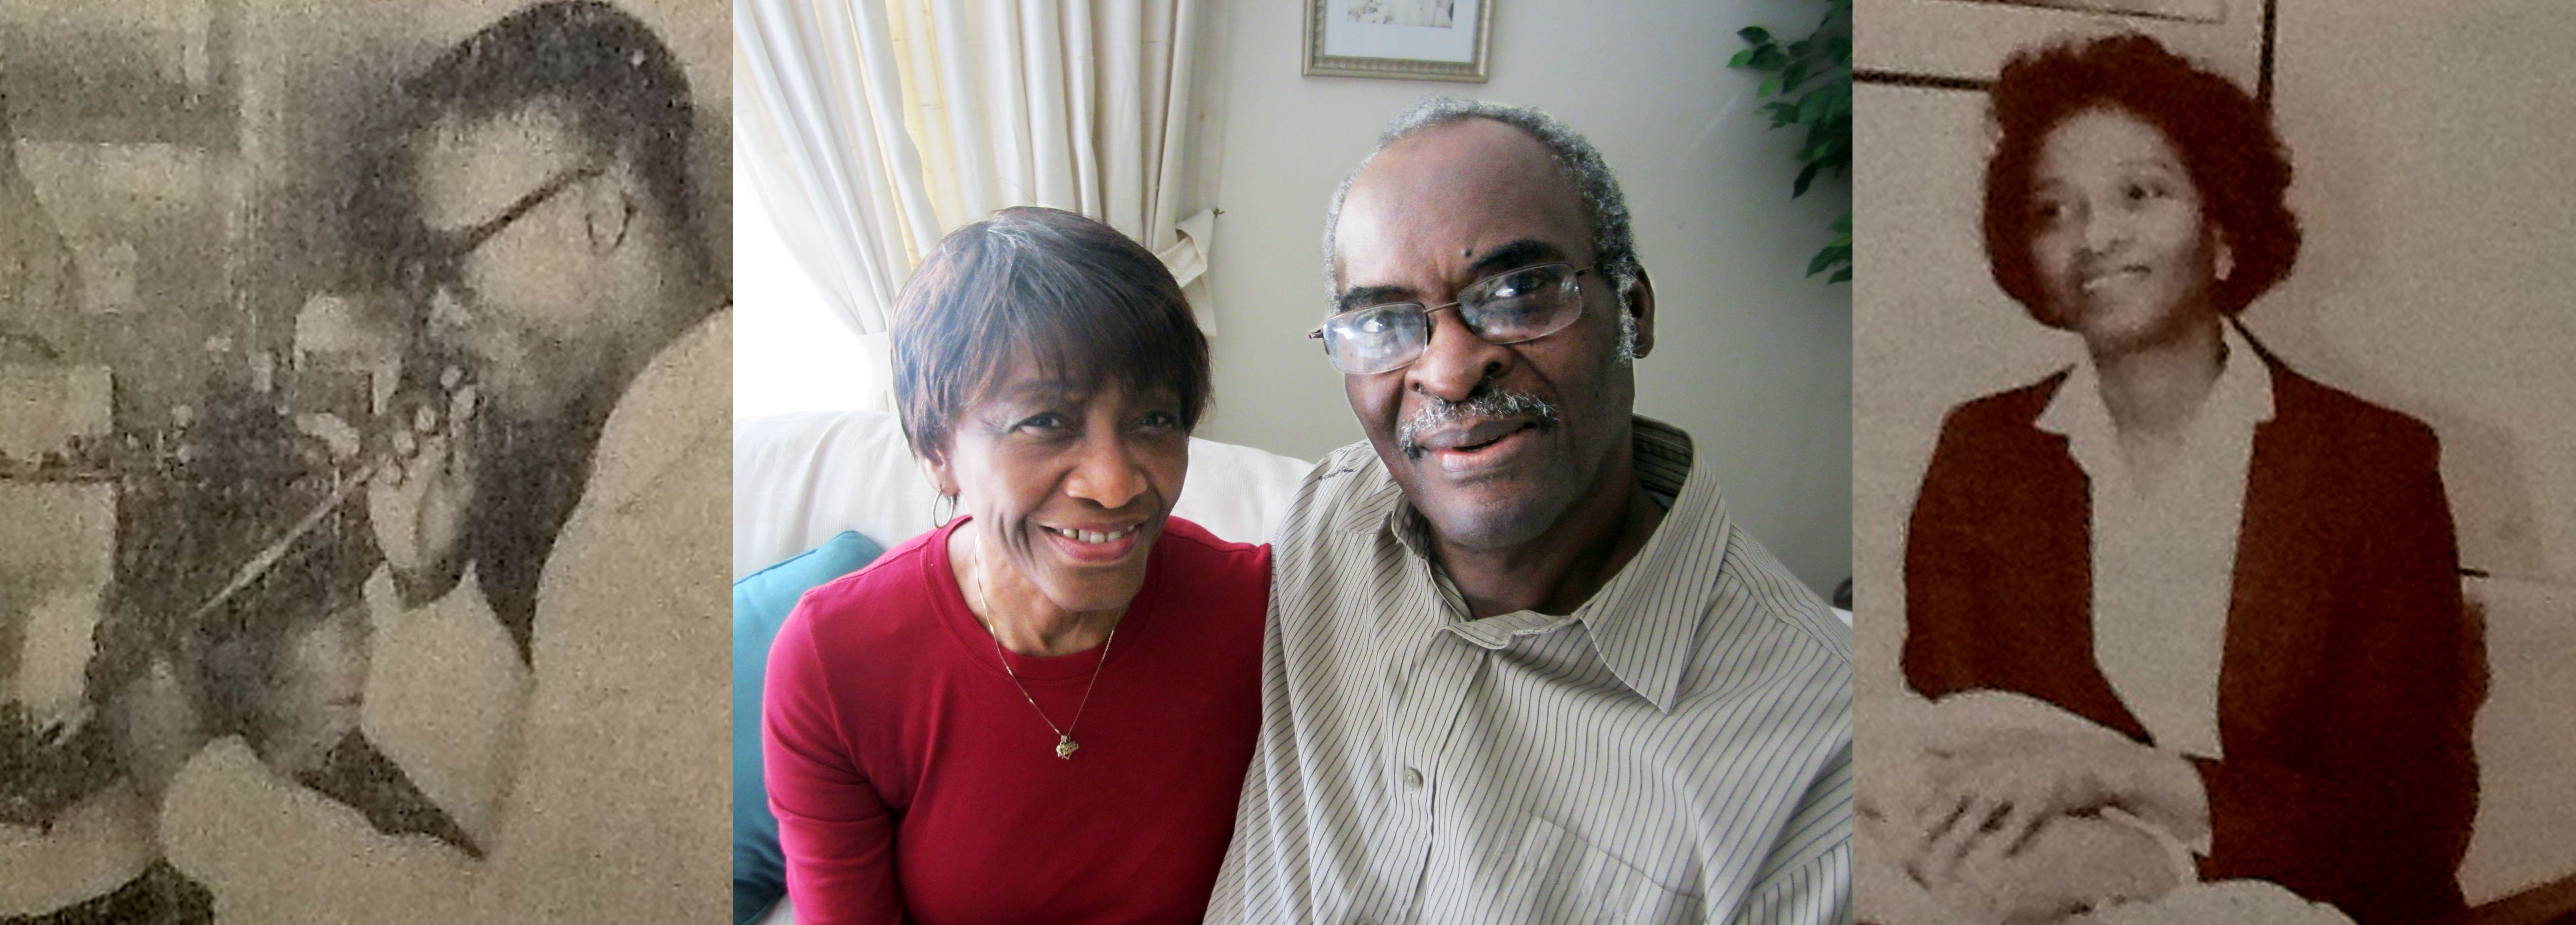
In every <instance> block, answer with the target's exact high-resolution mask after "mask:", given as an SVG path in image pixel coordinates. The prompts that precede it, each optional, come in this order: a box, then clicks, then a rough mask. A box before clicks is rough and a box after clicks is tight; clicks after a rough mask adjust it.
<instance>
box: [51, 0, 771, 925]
mask: <svg viewBox="0 0 2576 925" xmlns="http://www.w3.org/2000/svg"><path fill="white" fill-rule="evenodd" d="M632 6H633V8H629V7H625V6H618V5H611V4H607V3H599V2H591V0H554V2H545V3H538V4H533V5H529V4H525V3H524V2H507V3H493V2H458V3H450V4H409V3H392V2H369V3H351V4H329V5H311V4H304V3H297V2H290V0H106V2H97V0H24V2H21V0H12V2H10V3H9V4H7V5H6V6H5V7H0V871H5V874H0V923H8V925H33V923H74V922H111V921H112V922H147V923H201V922H246V923H247V922H404V921H421V922H457V921H549V920H574V921H621V922H622V921H705V920H713V919H715V918H717V917H719V916H721V915H722V912H721V910H722V908H723V904H724V902H725V899H724V897H725V895H726V894H725V893H724V890H723V872H724V870H725V866H724V865H725V855H724V853H723V845H722V843H721V840H720V839H719V838H717V837H716V835H715V833H717V832H720V831H721V830H722V825H723V822H722V820H723V818H724V816H723V814H724V809H723V803H724V799H725V796H724V794H725V790H724V787H725V784H724V777H723V773H724V768H723V766H722V761H721V759H720V757H719V756H720V755H721V754H722V748H723V742H724V736H725V730H726V719H725V714H724V712H723V711H724V703H725V696H724V695H725V689H724V686H725V683H726V682H725V675H724V674H723V672H724V670H725V669H724V667H723V663H722V658H723V656H722V653H723V652H724V648H725V639H726V632H727V630H726V626H727V624H726V623H725V622H724V618H723V616H721V614H722V610H721V609H720V608H721V607H722V606H723V603H722V586H723V583H724V578H725V574H726V569H727V557H728V555H729V553H728V552H727V550H726V548H725V547H724V546H723V540H722V538H721V534H722V529H723V528H722V524H723V520H722V517H723V515H722V513H721V512H722V511H723V510H724V507H723V504H724V503H725V499H726V496H727V491H728V489H729V483H728V478H727V474H728V462H727V459H728V457H727V444H728V440H729V429H730V428H729V424H730V422H729V416H728V413H727V410H726V408H727V402H728V399H727V395H728V391H727V389H728V380H729V373H730V362H731V357H730V352H731V351H730V346H729V318H730V312H729V311H728V305H729V302H730V299H729V296H728V291H729V289H728V285H727V283H726V281H725V279H724V267H725V263H724V262H723V261H721V260H720V259H719V258H718V257H717V255H718V254H720V253H723V250H722V244H723V242H724V240H725V237H724V235H723V232H722V226H724V225H725V224H726V223H727V222H728V221H729V209H728V208H727V207H726V203H727V201H728V197H727V195H726V191H725V190H723V189H722V186H723V179H722V178H724V177H725V176H726V175H727V173H726V171H725V170H724V169H723V165H722V163H721V162H720V161H719V162H717V163H714V164H708V163H704V162H705V161H707V160H709V158H710V152H713V153H714V156H715V157H717V158H720V157H721V156H722V155H721V152H723V151H724V150H725V145H726V144H727V142H728V138H727V134H728V133H727V131H726V114H727V112H728V109H729V104H728V99H729V97H728V96H727V94H728V93H729V90H728V88H726V87H725V86H724V84H725V81H726V67H725V59H724V51H723V48H724V46H723V45H721V44H720V41H721V39H720V36H721V35H722V33H723V26H724V22H725V16H726V11H725V8H724V6H723V5H721V4H716V3H688V4H679V3H667V4H658V5H657V4H649V3H639V4H634V5H632ZM675 49H676V50H675ZM700 50H707V51H708V53H703V54H692V52H698V51H700ZM709 83H712V84H713V85H714V86H713V93H712V94H710V93H709V92H708V89H707V85H708V84H709ZM701 176H706V177H713V178H716V179H715V180H714V183H715V185H716V187H717V188H716V189H714V190H712V191H710V190H708V189H705V188H704V187H705V184H706V181H702V180H700V179H699V177H701Z"/></svg>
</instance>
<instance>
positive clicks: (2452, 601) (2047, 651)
mask: <svg viewBox="0 0 2576 925" xmlns="http://www.w3.org/2000/svg"><path fill="white" fill-rule="evenodd" d="M2257 352H2258V353H2260V352H2261V351H2260V350H2259V348H2258V351H2257ZM2262 358H2263V360H2264V363H2265V365H2266V366H2267V367H2269V369H2270V372H2271V376H2272V394H2273V404H2274V415H2273V418H2272V420H2270V421H2268V422H2265V423H2263V424H2261V425H2259V426H2258V427H2257V429H2256V430H2255V433H2254V450H2253V460H2252V465H2251V466H2250V467H2249V471H2248V474H2247V479H2246V481H2247V485H2246V492H2245V514H2244V521H2243V526H2242V528H2241V532H2240V534H2239V536H2238V539H2237V554H2236V566H2235V579H2234V584H2233V591H2232V593H2231V595H2230V601H2229V605H2228V612H2227V639H2226V649H2225V654H2224V656H2223V657H2222V661H2221V666H2220V671H2219V695H2218V711H2219V741H2220V745H2221V748H2222V750H2223V751H2224V753H2225V755H2226V757H2225V760H2223V761H2200V762H2198V764H2199V768H2200V774H2201V780H2202V782H2203V784H2204V785H2205V786H2206V789H2207V791H2208V794H2209V808H2210V819H2211V823H2212V826H2213V827H2214V829H2215V835H2214V839H2213V844H2212V851H2211V853H2210V855H2209V856H2208V857H2207V858H2205V859H2203V861H2202V863H2201V873H2202V876H2203V877H2204V879H2220V878H2238V877H2254V878H2261V879H2265V880H2271V881H2273V882H2276V883H2279V884H2281V885H2282V886H2284V887H2287V888H2289V889H2290V890H2292V891H2295V892H2297V893H2299V894H2300V895H2303V896H2306V897H2309V898H2311V899H2317V900H2322V901H2325V902H2329V903H2333V904H2334V905H2335V906H2336V907H2338V908H2340V909H2342V910H2344V911H2345V912H2346V913H2347V914H2349V915H2351V916H2352V917H2353V918H2354V919H2355V920H2356V921H2359V922H2362V923H2366V925H2367V923H2380V922H2408V923H2418V922H2440V921H2445V920H2448V919H2451V918H2455V917H2457V916H2458V915H2459V914H2460V912H2461V909H2462V902H2461V896H2460V890H2459V886H2458V881H2457V879H2456V877H2455V876H2454V872H2455V871H2456V870H2457V868H2458V867H2459V863H2460V857H2461V855H2462V854H2463V853H2465V852H2466V850H2467V848H2468V841H2469V826H2470V823H2471V821H2472V820H2473V818H2474V817H2475V816H2476V809H2477V764H2476V758H2475V756H2474V754H2473V753H2472V752H2471V750H2470V732H2471V725H2472V720H2473V718H2474V714H2475V713H2476V710H2477V706H2478V703H2479V702H2480V701H2481V700H2482V699H2483V698H2484V696H2485V676H2486V675H2485V665H2486V660H2485V650H2484V644H2483V642H2482V641H2481V639H2480V635H2479V632H2478V629H2477V626H2476V624H2475V623H2474V621H2473V620H2472V619H2471V618H2470V617H2469V616H2468V615H2467V613H2466V612H2465V610H2464V609H2463V608H2462V605H2461V599H2460V583H2459V577H2458V560H2459V555H2458V548H2457V544H2456V541H2455V539H2454V537H2453V535H2452V532H2451V513H2450V508H2449V505H2448V503H2447V502H2446V501H2445V499H2444V496H2443V493H2442V481H2441V475H2440V473H2439V472H2438V471H2437V468H2436V464H2437V463H2438V461H2439V456H2440V449H2439V447H2438V445H2437V444H2436V442H2435V439H2434V436H2433V432H2432V430H2431V429H2430V428H2427V427H2425V426H2424V424H2423V423H2422V422H2419V421H2417V420H2415V419H2413V418H2410V417H2407V416H2405V415H2403V414H2399V413H2397V412H2394V411H2390V410H2387V409H2384V408H2380V407H2377V406H2374V405H2371V404H2369V403H2367V402H2364V401H2362V400H2360V399H2358V398H2354V397H2352V396H2350V395H2347V394H2344V393H2342V392H2338V391H2335V390H2333V389H2330V388H2327V387H2325V386H2323V385H2320V384H2318V383H2316V382H2314V381H2312V380H2309V379H2307V378H2305V377H2303V376H2300V375H2299V374H2297V373H2294V372H2292V371H2290V370H2289V369H2288V368H2287V367H2285V366H2283V365H2281V363H2280V361H2279V360H2277V359H2275V358H2273V357H2271V356H2270V355H2269V354H2268V353H2264V354H2263V357H2262ZM2065 380H2066V374H2065V373H2062V372H2061V373H2059V374H2057V375H2055V376H2051V377H2049V378H2047V379H2045V380H2042V381H2040V382H2038V383H2034V384H2032V385H2029V386H2025V387H2022V388H2019V389H2014V390H2012V391H2009V392H2004V393H2001V394H1997V395H1992V396H1988V397H1985V398H1981V399H1978V400H1976V401H1972V402H1969V403H1967V404H1965V405H1962V406H1960V407H1958V408H1956V409H1954V410H1952V411H1951V413H1950V415H1949V418H1948V419H1947V420H1946V421H1945V422H1944V423H1943V424H1942V428H1941V442H1940V445H1939V447H1938V448H1937V449H1935V450H1934V451H1933V454H1932V463H1931V466H1930V468H1929V470H1928V471H1926V472H1925V474H1924V477H1923V490H1922V493H1921V494H1920V495H1918V496H1917V498H1916V500H1915V505H1914V516H1913V520H1912V522H1911V525H1910V530H1911V532H1910V533H1909V534H1908V537H1907V540H1906V550H1905V576H1906V577H1905V603H1906V626H1907V635H1906V641H1905V655H1904V658H1905V675H1906V679H1907V681H1908V682H1909V683H1910V684H1911V685H1912V686H1913V687H1914V689H1915V690H1916V691H1918V692H1920V693H1922V694H1924V695H1925V696H1929V697H1939V696H1941V695H1943V694H1947V693H1951V692H1954V691H1963V690H1973V689H1980V688H1987V689H1998V690H2009V691H2018V692H2021V693H2024V694H2029V695H2031V696H2034V697H2039V698H2041V699H2044V700H2047V701H2050V702H2052V703H2055V704H2057V705H2059V706H2061V707H2064V708H2066V709H2068V710H2071V711H2073V712H2075V713H2077V714H2080V715H2082V716H2084V717H2086V718H2087V719H2090V720H2092V721H2094V722H2096V723H2100V724H2102V725H2103V726H2106V727H2108V728H2111V729H2115V730H2119V731H2120V732H2123V733H2126V734H2127V735H2129V736H2130V737H2131V738H2133V739H2136V740H2138V741H2140V742H2146V741H2149V736H2148V734H2147V732H2146V730H2145V728H2144V727H2143V726H2141V725H2140V724H2139V722H2138V720H2137V718H2136V717H2135V716H2132V715H2131V714H2130V713H2129V711H2128V709H2127V707H2125V706H2124V705H2123V704H2122V703H2121V702H2120V700H2119V697H2118V696H2117V695H2116V694H2114V693H2113V692H2112V690H2111V686H2110V683H2109V682H2108V681H2106V680H2104V678H2103V676H2102V672H2101V670H2100V668H2099V667H2098V666H2097V664H2096V663H2095V661H2094V659H2093V630H2092V622H2091V613H2090V611H2091V606H2092V562H2091V557H2090V555H2089V550H2090V548H2091V546H2090V537H2089V536H2088V531H2089V521H2090V517H2089V516H2088V515H2087V510H2088V508H2087V504H2088V499H2089V492H2088V490H2087V485H2086V480H2085V476H2084V472H2083V470H2082V469H2081V468H2079V467H2078V466H2077V465H2076V463H2075V460H2074V458H2073V457H2072V456H2070V455H2069V454H2068V452H2067V441H2066V438H2065V437H2064V436H2062V435H2059V434H2053V433H2048V432H2045V431H2042V430H2039V429H2038V428H2037V427H2035V426H2034V424H2033V422H2034V421H2035V420H2036V419H2037V418H2038V416H2039V414H2040V412H2041V411H2042V410H2043V409H2045V408H2046V407H2047V406H2048V403H2049V400H2050V398H2051V397H2052V396H2053V395H2054V394H2055V393H2056V391H2057V389H2058V387H2059V386H2060V385H2061V384H2063V383H2064V382H2065Z"/></svg>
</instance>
